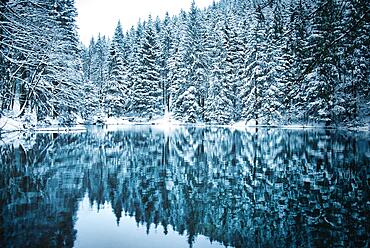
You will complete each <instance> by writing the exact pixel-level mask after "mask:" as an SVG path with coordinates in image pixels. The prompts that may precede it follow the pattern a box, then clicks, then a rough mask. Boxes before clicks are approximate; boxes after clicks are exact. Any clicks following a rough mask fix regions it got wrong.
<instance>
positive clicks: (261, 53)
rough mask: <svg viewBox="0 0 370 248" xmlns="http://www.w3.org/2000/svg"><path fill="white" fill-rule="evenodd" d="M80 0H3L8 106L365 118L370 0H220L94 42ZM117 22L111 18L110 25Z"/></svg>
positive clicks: (137, 116) (43, 111) (203, 118)
mask: <svg viewBox="0 0 370 248" xmlns="http://www.w3.org/2000/svg"><path fill="white" fill-rule="evenodd" d="M77 14H78V13H77V11H76V8H75V6H74V0H26V1H24V0H22V1H21V0H1V4H0V24H1V26H0V96H1V98H0V104H1V112H0V114H1V116H11V117H14V118H23V119H24V120H25V121H27V120H28V119H29V118H31V117H30V116H36V117H35V118H37V121H38V122H40V123H42V122H46V120H48V119H50V118H51V119H57V120H59V122H60V123H64V124H66V123H67V124H70V123H74V122H75V121H76V119H77V118H82V119H83V120H85V121H86V122H89V121H91V120H93V119H94V118H95V117H97V116H98V117H101V118H103V117H104V118H105V117H118V118H123V117H125V118H130V119H133V120H139V121H147V120H151V119H156V118H160V117H162V116H163V115H165V114H166V113H170V114H171V117H172V118H173V119H174V120H178V121H181V122H186V123H197V122H201V123H210V124H229V123H233V122H238V121H250V120H256V122H257V124H267V125H274V124H297V123H304V124H320V125H331V126H333V125H356V126H357V125H363V124H365V125H366V123H367V122H368V121H369V115H370V97H369V91H370V80H369V79H370V71H369V56H370V51H369V49H370V48H369V47H370V46H369V45H370V21H369V20H370V11H369V3H368V1H367V0H309V1H302V0H220V1H218V2H215V3H214V4H213V5H211V6H209V7H208V8H207V9H199V8H197V7H196V5H195V3H194V2H193V4H192V6H191V8H190V9H189V10H186V11H182V12H181V13H180V14H179V15H176V16H170V15H168V14H167V15H166V16H164V17H153V16H149V17H148V18H147V19H146V20H144V21H140V22H139V23H138V24H137V25H136V26H135V27H132V28H131V29H130V30H127V31H126V30H122V27H121V23H118V24H117V26H116V27H115V32H114V36H113V37H111V38H108V37H105V36H102V35H98V36H96V37H95V38H92V39H91V42H90V44H89V45H88V47H84V46H83V45H82V44H81V42H80V41H79V37H78V34H77V30H78V29H77V26H76V16H77ZM113 29H114V27H112V30H113Z"/></svg>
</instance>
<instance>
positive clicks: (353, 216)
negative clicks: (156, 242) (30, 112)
mask: <svg viewBox="0 0 370 248" xmlns="http://www.w3.org/2000/svg"><path fill="white" fill-rule="evenodd" d="M0 149H1V155H2V156H1V157H0V163H1V164H2V165H3V166H2V167H1V168H0V170H1V171H0V172H1V178H0V179H1V180H0V187H1V189H2V190H1V201H0V208H1V211H2V222H1V223H2V225H1V230H2V231H1V238H0V245H2V246H5V244H6V243H8V244H9V243H10V242H11V243H12V244H15V245H14V246H22V247H25V246H27V245H28V246H35V245H37V244H49V245H50V246H67V247H68V246H72V245H73V240H74V238H75V231H74V230H73V225H74V222H75V218H76V216H75V215H76V210H77V204H78V200H79V199H81V198H82V197H83V195H84V192H87V193H88V197H89V199H90V201H91V203H92V204H97V205H98V206H99V205H101V204H104V203H105V202H109V203H111V204H112V206H113V209H114V213H115V215H116V217H117V223H119V220H120V217H121V216H122V214H123V212H125V213H126V214H128V215H130V216H134V217H135V219H136V221H137V222H138V223H142V224H145V225H147V230H148V232H149V231H150V225H154V226H157V225H163V226H164V228H165V232H167V228H168V226H169V225H171V226H173V228H174V229H175V230H176V231H178V232H179V233H181V234H184V233H185V232H186V234H187V235H188V239H189V242H190V243H191V242H192V241H193V240H194V237H195V236H196V235H198V234H203V235H206V236H208V237H209V238H210V239H211V240H217V241H220V242H223V243H224V244H228V245H232V246H237V247H245V246H253V247H254V246H283V247H286V246H323V245H330V246H365V245H366V242H368V234H367V233H369V231H370V230H369V225H368V221H367V217H368V214H369V212H368V210H369V209H368V206H367V205H366V204H367V199H368V198H369V186H368V182H367V180H368V179H367V178H368V171H367V170H368V164H369V157H366V152H368V149H369V140H368V139H364V138H359V137H357V138H356V137H354V136H352V135H347V134H346V133H334V132H329V131H294V130H279V129H272V130H267V129H260V130H258V131H257V132H255V133H250V132H240V131H230V130H229V129H223V128H203V129H202V128H191V127H190V128H182V129H179V130H176V131H174V132H173V133H171V134H164V133H162V132H160V131H156V130H154V129H151V128H149V127H141V128H140V129H127V130H123V131H120V132H106V133H104V134H103V135H100V136H97V135H95V134H94V133H85V134H79V135H72V134H65V135H59V136H58V135H49V134H47V135H46V134H45V135H37V136H36V137H35V138H34V139H33V140H32V143H28V146H19V147H13V146H2V147H0ZM367 156H368V155H367Z"/></svg>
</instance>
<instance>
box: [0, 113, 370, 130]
mask: <svg viewBox="0 0 370 248" xmlns="http://www.w3.org/2000/svg"><path fill="white" fill-rule="evenodd" d="M93 125H103V126H138V125H142V126H155V127H158V128H160V129H169V128H176V127H180V126H193V127H200V128H201V127H224V128H231V129H236V130H249V129H257V128H280V129H328V130H347V131H361V132H370V126H351V127H348V126H336V127H327V126H322V125H302V124H296V125H256V123H255V122H254V121H252V122H251V121H249V122H247V123H246V122H245V121H239V122H236V123H231V124H215V123H185V122H180V121H177V120H173V119H171V118H170V117H169V116H164V117H163V118H159V119H156V120H150V121H129V120H128V119H125V118H122V119H121V118H106V119H105V120H103V122H102V123H100V124H88V125H84V124H82V123H78V124H77V123H76V124H75V125H72V126H63V125H58V124H57V123H53V124H50V125H45V124H43V125H38V124H37V123H35V124H33V125H31V126H30V125H29V124H28V123H24V122H22V121H21V120H17V119H12V118H8V117H2V118H0V134H7V133H13V132H35V133H71V132H85V131H86V130H87V127H88V126H93Z"/></svg>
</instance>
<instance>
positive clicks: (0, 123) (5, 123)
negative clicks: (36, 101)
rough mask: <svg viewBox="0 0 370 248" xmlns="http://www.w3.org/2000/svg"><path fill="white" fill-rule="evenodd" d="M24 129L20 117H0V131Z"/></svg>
mask: <svg viewBox="0 0 370 248" xmlns="http://www.w3.org/2000/svg"><path fill="white" fill-rule="evenodd" d="M24 129H25V128H24V124H23V123H22V121H21V120H20V119H11V118H8V117H2V118H0V132H13V131H21V130H24Z"/></svg>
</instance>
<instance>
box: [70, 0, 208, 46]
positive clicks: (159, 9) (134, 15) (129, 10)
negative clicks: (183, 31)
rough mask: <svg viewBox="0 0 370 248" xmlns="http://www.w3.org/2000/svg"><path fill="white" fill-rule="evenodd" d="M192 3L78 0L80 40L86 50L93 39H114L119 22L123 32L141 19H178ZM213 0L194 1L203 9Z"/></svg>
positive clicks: (176, 1)
mask: <svg viewBox="0 0 370 248" xmlns="http://www.w3.org/2000/svg"><path fill="white" fill-rule="evenodd" d="M191 2H192V0H75V3H76V7H77V12H78V16H77V25H78V31H79V35H80V39H81V41H82V43H83V44H85V45H86V46H87V45H88V44H89V42H90V39H91V37H92V36H96V35H97V34H98V33H100V34H102V35H108V36H109V37H112V36H113V33H114V29H115V27H116V26H117V22H118V20H121V24H122V28H123V31H124V32H125V31H127V30H129V29H130V28H131V26H132V25H136V24H137V23H138V21H139V19H142V20H146V19H147V18H148V16H149V14H151V15H152V16H153V19H155V17H156V16H159V17H160V18H163V17H164V15H165V13H166V12H167V11H168V13H169V14H170V15H171V16H172V15H176V14H178V13H179V12H180V10H181V9H184V10H189V9H190V5H191ZM212 2H213V0H195V4H196V5H197V6H198V7H199V8H201V9H203V8H205V7H207V6H209V5H211V4H212Z"/></svg>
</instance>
